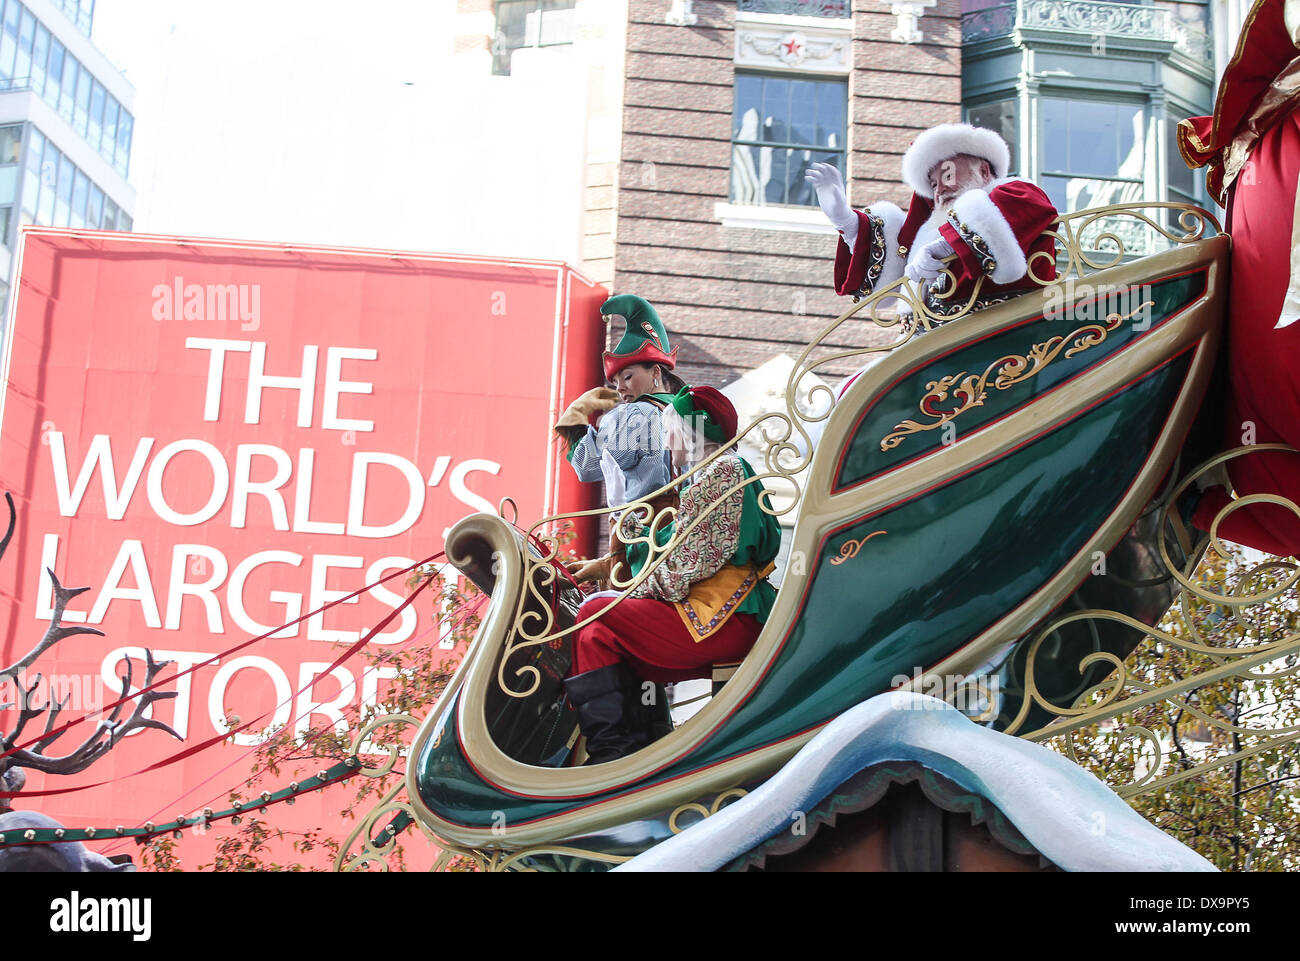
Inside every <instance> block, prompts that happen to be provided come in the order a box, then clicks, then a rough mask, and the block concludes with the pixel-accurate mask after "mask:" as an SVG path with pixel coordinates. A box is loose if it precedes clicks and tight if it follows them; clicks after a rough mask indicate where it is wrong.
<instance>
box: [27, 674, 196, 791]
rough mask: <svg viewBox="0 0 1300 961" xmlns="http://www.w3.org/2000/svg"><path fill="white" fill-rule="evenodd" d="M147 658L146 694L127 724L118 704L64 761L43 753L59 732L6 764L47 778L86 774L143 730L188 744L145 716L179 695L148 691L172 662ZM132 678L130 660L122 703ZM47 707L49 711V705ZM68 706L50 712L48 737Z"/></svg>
mask: <svg viewBox="0 0 1300 961" xmlns="http://www.w3.org/2000/svg"><path fill="white" fill-rule="evenodd" d="M144 656H145V665H146V668H145V678H144V693H143V694H141V695H140V696H139V697H138V698H136V704H135V710H133V711H132V712H131V716H130V717H128V718H127V719H126V720H125V721H122V722H119V721H118V716H119V715H120V714H121V713H122V704H121V703H119V704H118V705H117V706H116V707H115V708H113V713H112V714H110V715H109V716H108V718H107V719H105V720H102V721H100V722H99V724H97V725H96V726H95V731H94V733H93V734H91V735H90V736H89V737H88V738H86V740H84V741H83V742H82V743H81V744H80V745H79V746H78V747H77V748H76V750H74V751H72V752H71V753H70V754H65V755H63V756H62V757H49V756H47V755H45V754H41V753H40V752H41V751H42V750H44V749H45V748H46V747H48V746H49V745H50V744H51V743H53V742H54V741H55V740H57V739H58V738H59V737H60V736H61V735H62V733H63V732H62V731H59V732H56V733H55V734H53V735H50V736H48V737H43V738H42V739H41V740H40V741H39V742H37V744H36V750H34V751H29V750H18V751H14V752H13V753H12V754H11V755H9V757H7V758H6V759H5V760H6V761H8V762H10V763H11V764H12V765H14V766H16V767H25V768H30V769H31V770H33V771H44V772H45V773H46V774H76V773H77V772H78V771H84V770H85V769H86V768H88V767H89V766H90V765H91V764H93V763H95V761H97V760H98V759H99V758H101V757H103V756H104V755H105V754H107V753H108V752H109V751H110V750H112V748H113V746H114V745H115V744H117V742H118V741H120V740H122V738H124V737H126V735H128V734H130V733H131V732H132V731H134V730H138V729H140V728H146V727H150V728H154V729H155V730H158V731H166V732H167V733H168V734H170V735H171V736H172V737H174V738H176V740H178V741H183V740H185V739H184V738H183V737H181V736H180V735H179V734H177V733H176V732H175V731H174V730H172V728H171V727H170V726H168V725H167V724H164V723H163V722H162V721H159V720H156V719H154V718H147V717H145V716H144V712H145V711H147V710H148V709H149V705H151V704H153V703H154V702H155V701H164V700H167V699H169V698H173V697H175V696H176V693H177V692H176V691H151V690H149V688H150V687H152V686H153V684H154V681H155V680H156V678H157V675H158V673H159V672H160V671H161V670H162V669H163V668H165V667H167V666H168V665H169V664H171V663H172V662H171V661H155V660H154V659H153V652H152V651H149V650H146V651H145V652H144ZM131 674H132V667H131V659H130V658H127V661H126V675H125V676H124V677H123V678H122V694H121V698H119V701H121V700H123V699H125V698H126V697H127V695H128V694H130V693H131ZM46 706H47V707H48V706H49V705H46ZM66 706H67V700H66V699H65V700H64V701H63V702H62V703H57V704H55V705H54V710H53V711H52V712H51V715H50V720H49V721H48V723H47V724H46V726H45V731H46V733H47V734H49V731H50V730H52V729H53V727H54V718H55V717H56V716H57V715H58V712H59V711H61V710H63V708H64V707H66ZM43 710H45V708H44V707H42V708H40V709H38V710H36V711H35V712H34V713H32V716H33V717H34V716H35V715H36V714H40V713H41V711H43ZM27 713H29V712H27V711H24V714H27ZM25 723H26V719H23V720H20V722H19V728H18V729H19V730H21V729H22V725H23V724H25ZM16 737H17V732H16V731H15V733H14V735H12V736H11V737H9V738H6V739H5V740H6V741H7V742H9V743H11V744H12V742H13V740H14V739H15V738H16Z"/></svg>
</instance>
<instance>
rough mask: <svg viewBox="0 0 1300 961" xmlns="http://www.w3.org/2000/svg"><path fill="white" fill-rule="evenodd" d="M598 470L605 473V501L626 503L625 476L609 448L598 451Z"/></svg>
mask: <svg viewBox="0 0 1300 961" xmlns="http://www.w3.org/2000/svg"><path fill="white" fill-rule="evenodd" d="M600 472H601V473H602V474H604V475H605V503H606V504H607V505H609V506H610V507H622V506H623V505H624V504H626V503H627V478H626V477H625V476H624V475H623V468H621V467H619V466H618V462H617V461H615V460H614V455H613V454H611V453H610V452H609V448H606V449H605V450H602V451H601V452H600Z"/></svg>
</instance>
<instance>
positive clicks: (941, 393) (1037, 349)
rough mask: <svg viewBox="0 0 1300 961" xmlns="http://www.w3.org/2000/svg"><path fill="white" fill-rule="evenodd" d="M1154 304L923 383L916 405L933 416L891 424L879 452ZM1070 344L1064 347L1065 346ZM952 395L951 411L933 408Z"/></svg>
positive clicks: (1072, 352) (1098, 338)
mask: <svg viewBox="0 0 1300 961" xmlns="http://www.w3.org/2000/svg"><path fill="white" fill-rule="evenodd" d="M1154 305H1155V301H1153V300H1148V301H1145V302H1144V303H1142V304H1140V305H1138V306H1137V307H1134V308H1133V309H1132V310H1131V311H1129V312H1128V313H1127V314H1120V313H1111V314H1107V315H1106V319H1105V322H1104V323H1101V324H1086V325H1084V326H1083V327H1080V328H1078V329H1077V330H1075V331H1072V332H1071V333H1069V334H1066V335H1064V336H1057V337H1051V338H1049V339H1047V340H1045V341H1042V342H1041V343H1037V344H1034V345H1033V346H1032V347H1031V348H1030V349H1029V351H1028V352H1027V353H1025V354H1008V355H1005V356H1003V357H999V358H998V359H997V360H995V361H994V362H993V363H991V364H989V366H988V367H987V368H985V370H984V372H983V373H982V374H979V375H978V376H977V375H974V374H970V373H968V372H966V371H964V370H963V371H961V372H960V373H957V374H948V375H946V376H944V377H940V378H939V379H938V380H935V381H931V382H930V383H928V384H926V392H925V396H924V397H922V398H921V401H920V403H919V404H918V405H917V406H918V407H919V408H920V410H921V413H922V414H923V415H927V416H929V417H932V418H935V419H934V420H931V421H929V422H927V423H922V422H920V421H915V420H905V421H903V422H902V423H899V424H895V425H894V431H893V433H891V434H886V435H885V436H884V437H883V438H882V439H881V441H880V449H881V450H882V451H889V450H893V449H894V448H895V447H897V446H898V445H899V444H901V443H902V442H903V440H904V439H905V438H907V437H908V436H909V435H911V434H919V433H923V432H925V431H931V430H936V429H938V428H940V427H942V426H943V425H944V424H947V423H951V422H952V421H954V420H956V419H957V418H958V417H960V416H961V415H962V414H964V413H966V412H967V411H969V410H973V409H974V408H976V407H982V406H983V405H984V401H985V400H986V399H987V398H988V391H989V385H990V382H991V383H992V386H993V388H994V389H995V390H1007V389H1009V388H1011V387H1014V386H1015V385H1017V384H1021V383H1024V382H1025V381H1027V380H1030V379H1032V378H1034V377H1037V376H1038V375H1039V374H1040V373H1042V372H1043V370H1045V369H1046V368H1047V366H1048V365H1049V364H1051V363H1052V362H1053V361H1055V360H1056V359H1057V357H1059V356H1061V354H1062V351H1064V356H1065V357H1066V358H1070V357H1075V356H1077V355H1078V354H1081V353H1083V352H1084V351H1085V350H1088V349H1089V348H1090V347H1096V346H1097V345H1098V344H1100V343H1103V342H1104V341H1105V340H1106V336H1107V335H1108V334H1109V333H1110V332H1111V331H1113V330H1115V329H1116V328H1118V327H1119V325H1120V324H1122V323H1123V322H1124V321H1126V320H1128V319H1129V318H1130V317H1132V316H1133V315H1134V314H1136V313H1138V312H1139V311H1142V310H1145V309H1146V308H1148V307H1152V306H1154ZM1067 344H1069V345H1070V346H1069V347H1068V348H1067V347H1066V345H1067ZM950 396H951V397H953V398H954V399H955V400H957V401H959V403H958V405H957V406H956V407H954V408H952V409H951V410H947V411H941V410H935V409H934V405H935V404H937V403H941V402H942V401H945V400H947V399H948V398H949V397H950Z"/></svg>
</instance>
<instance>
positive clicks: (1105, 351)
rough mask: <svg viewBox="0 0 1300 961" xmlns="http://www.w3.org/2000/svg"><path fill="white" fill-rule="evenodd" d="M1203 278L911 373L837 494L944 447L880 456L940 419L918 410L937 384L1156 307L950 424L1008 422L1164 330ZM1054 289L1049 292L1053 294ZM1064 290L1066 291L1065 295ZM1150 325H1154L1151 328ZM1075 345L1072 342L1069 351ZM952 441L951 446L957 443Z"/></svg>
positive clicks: (883, 405) (871, 425)
mask: <svg viewBox="0 0 1300 961" xmlns="http://www.w3.org/2000/svg"><path fill="white" fill-rule="evenodd" d="M1205 279H1206V271H1204V270H1198V271H1196V272H1195V273H1191V274H1187V275H1185V276H1182V277H1175V278H1171V279H1169V280H1162V281H1160V282H1158V283H1153V284H1150V285H1149V286H1147V287H1145V288H1143V287H1134V288H1125V289H1124V290H1123V291H1121V292H1119V293H1118V294H1108V293H1107V292H1105V291H1102V292H1100V293H1102V295H1103V296H1102V297H1101V298H1100V299H1099V300H1097V301H1092V302H1087V301H1086V300H1085V301H1081V302H1079V303H1077V304H1076V305H1075V309H1073V310H1065V311H1063V315H1062V316H1061V317H1054V318H1052V319H1038V320H1033V321H1030V322H1028V323H1025V324H1022V325H1020V326H1018V327H1016V328H1014V329H1012V330H1007V331H1003V332H1002V333H999V334H996V335H994V336H992V337H989V338H987V339H986V340H983V341H980V342H979V343H976V344H970V345H968V346H966V347H964V348H963V349H962V350H961V351H960V352H956V353H951V354H948V355H947V356H945V357H941V358H939V359H937V360H934V361H931V362H930V363H928V364H926V365H924V366H922V367H919V368H916V369H914V370H912V371H911V372H910V373H908V374H906V375H904V377H903V378H902V379H901V380H900V381H899V382H898V383H897V384H894V385H893V386H892V387H891V388H890V389H889V390H888V391H886V392H885V393H884V394H883V395H882V396H881V397H880V398H878V399H877V401H876V402H875V404H873V405H872V406H871V407H870V408H869V409H868V410H867V411H866V413H865V414H864V415H863V418H862V420H861V422H860V423H859V424H858V427H857V429H856V431H855V432H854V434H853V437H852V439H851V440H850V441H849V444H848V447H847V449H846V451H845V454H844V459H843V461H842V463H841V464H840V467H839V470H838V472H837V474H836V480H835V487H834V489H835V490H840V489H842V488H845V487H850V486H852V485H854V484H857V483H860V482H862V481H864V480H866V479H868V478H869V477H872V476H873V475H875V474H879V473H880V472H882V471H886V470H889V469H890V468H893V467H896V466H898V465H899V464H902V463H904V462H906V461H909V460H912V459H913V458H915V457H917V456H920V455H922V454H928V453H931V452H932V451H934V450H936V449H937V448H939V447H940V446H942V444H943V442H944V431H943V430H931V431H926V432H922V433H916V434H911V435H909V436H907V437H905V438H904V439H903V441H902V443H900V444H899V445H898V446H897V447H895V448H893V449H892V450H888V451H882V450H881V449H880V442H881V440H882V439H883V438H885V437H886V436H888V435H889V434H891V433H893V432H894V430H895V428H896V427H897V425H899V424H900V423H902V422H903V421H904V420H909V419H910V420H915V421H918V422H920V423H930V422H933V421H934V420H937V417H928V416H926V415H923V414H922V413H921V411H920V410H919V408H918V407H917V405H918V404H919V403H920V401H921V398H922V397H924V396H925V393H926V390H927V389H928V387H929V385H930V384H931V383H932V382H934V381H938V380H939V379H940V378H942V377H946V376H952V375H954V374H958V373H960V372H965V373H968V374H973V375H975V376H979V375H980V374H982V373H983V372H984V371H985V370H986V369H987V368H988V367H989V366H990V365H993V364H997V363H998V362H999V361H1000V360H1003V359H1005V358H1010V357H1014V356H1023V355H1024V354H1026V353H1027V352H1028V351H1029V349H1030V348H1031V347H1033V346H1034V345H1035V344H1041V343H1043V342H1045V341H1048V340H1050V339H1051V338H1053V337H1064V336H1066V335H1067V334H1070V333H1072V332H1074V331H1075V330H1077V329H1079V328H1080V327H1082V326H1084V325H1086V324H1091V323H1097V322H1098V321H1099V318H1098V317H1097V316H1096V314H1098V313H1100V314H1101V315H1102V317H1103V318H1104V316H1105V314H1106V313H1107V312H1109V311H1110V310H1112V309H1115V308H1119V310H1120V312H1121V313H1128V312H1129V311H1130V310H1132V309H1133V308H1135V307H1137V306H1139V305H1140V304H1142V303H1145V302H1146V301H1148V300H1151V301H1154V302H1155V304H1154V306H1153V307H1151V308H1149V314H1143V313H1139V314H1138V315H1136V317H1135V319H1140V320H1142V321H1143V325H1144V326H1143V329H1142V330H1138V329H1137V328H1136V327H1135V325H1134V323H1133V322H1131V321H1126V322H1124V323H1122V324H1121V325H1120V326H1119V327H1118V328H1117V329H1116V330H1114V331H1111V332H1110V333H1108V334H1107V335H1106V339H1105V340H1104V341H1103V342H1102V343H1100V344H1097V345H1095V346H1092V347H1089V348H1088V349H1087V350H1084V351H1082V352H1080V353H1079V354H1076V355H1075V356H1074V357H1066V356H1065V351H1064V350H1063V351H1062V352H1061V353H1060V354H1059V355H1057V357H1056V359H1055V360H1053V361H1052V363H1050V364H1049V365H1048V366H1047V367H1046V368H1045V369H1044V370H1043V371H1042V372H1041V373H1039V374H1037V375H1036V376H1034V377H1032V378H1029V379H1027V380H1025V381H1023V382H1021V383H1019V384H1015V385H1013V386H1012V387H1010V388H1009V389H1007V390H995V389H993V388H992V387H991V386H990V388H989V390H988V394H987V397H986V398H985V400H984V403H983V404H982V405H980V406H978V407H973V408H971V409H970V410H967V411H965V412H964V413H963V414H962V415H961V416H960V417H959V418H957V419H956V420H954V421H952V422H951V423H952V428H953V429H955V430H956V431H957V437H958V438H960V437H962V436H964V435H965V434H968V433H970V432H971V431H973V430H976V429H977V428H979V427H982V426H984V425H985V424H988V423H989V422H990V421H993V420H997V419H998V418H1001V417H1004V416H1006V415H1007V414H1008V413H1010V412H1011V411H1013V410H1014V409H1016V408H1017V407H1021V406H1023V405H1024V404H1026V403H1028V402H1029V401H1031V400H1033V399H1034V398H1035V397H1041V396H1042V395H1043V394H1045V393H1047V392H1048V391H1051V390H1053V389H1055V388H1057V387H1059V386H1060V385H1061V384H1063V383H1065V382H1066V381H1068V380H1071V379H1073V378H1074V377H1077V376H1078V375H1079V374H1081V373H1083V372H1084V371H1085V370H1088V369H1089V368H1091V367H1095V366H1096V365H1097V364H1099V363H1101V362H1102V361H1103V360H1105V359H1106V358H1107V357H1110V356H1111V355H1113V354H1114V353H1116V352H1117V351H1119V350H1121V349H1122V348H1123V347H1125V346H1126V345H1128V344H1130V343H1132V342H1133V341H1134V340H1136V339H1138V338H1139V337H1141V336H1143V334H1144V333H1147V332H1149V331H1150V330H1152V329H1154V328H1156V327H1159V326H1160V325H1161V324H1163V323H1165V322H1166V321H1168V320H1169V318H1170V317H1172V316H1173V315H1174V314H1175V313H1177V312H1178V311H1179V310H1180V309H1182V308H1183V307H1185V306H1187V305H1188V304H1189V303H1191V302H1192V301H1194V300H1196V299H1197V298H1198V297H1200V296H1201V295H1202V294H1203V293H1204V292H1205ZM1056 289H1057V288H1049V290H1056ZM1059 289H1060V290H1065V288H1059ZM1069 292H1071V293H1073V294H1074V295H1075V296H1076V297H1082V296H1083V295H1084V292H1085V287H1084V285H1082V284H1079V285H1075V286H1072V287H1071V288H1069ZM1044 303H1045V304H1046V303H1047V302H1046V301H1044ZM1147 321H1149V326H1146V324H1147ZM958 323H960V321H958ZM1074 339H1075V338H1069V343H1067V345H1066V348H1067V349H1068V348H1069V346H1070V343H1073V341H1074ZM960 403H962V401H961V400H960V399H957V398H954V397H953V396H952V395H951V394H950V395H949V397H948V399H946V400H944V401H941V402H939V403H938V404H936V405H935V409H937V410H941V411H944V410H952V409H954V408H956V407H957V406H958V405H959V404H960ZM948 442H949V443H951V442H952V437H951V436H950V437H949V438H948Z"/></svg>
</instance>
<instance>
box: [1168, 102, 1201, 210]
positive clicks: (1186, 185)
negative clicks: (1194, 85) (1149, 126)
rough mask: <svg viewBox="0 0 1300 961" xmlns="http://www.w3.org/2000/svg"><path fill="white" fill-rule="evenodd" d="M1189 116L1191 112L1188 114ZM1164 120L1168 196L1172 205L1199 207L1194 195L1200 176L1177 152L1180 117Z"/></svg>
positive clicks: (1198, 201)
mask: <svg viewBox="0 0 1300 961" xmlns="http://www.w3.org/2000/svg"><path fill="white" fill-rule="evenodd" d="M1188 113H1189V114H1190V113H1191V111H1189V112H1188ZM1187 115H1188V114H1180V115H1179V116H1177V117H1166V118H1165V165H1166V168H1167V170H1168V176H1169V195H1168V196H1167V197H1166V198H1165V199H1166V200H1171V201H1173V202H1174V203H1182V204H1193V205H1197V206H1199V205H1200V200H1199V199H1198V198H1197V195H1196V182H1197V180H1198V179H1199V178H1200V176H1201V174H1200V173H1199V172H1198V171H1195V170H1193V169H1192V168H1190V167H1188V166H1187V163H1186V162H1185V161H1184V160H1183V155H1182V154H1181V153H1179V152H1178V121H1179V119H1180V118H1181V117H1182V116H1187Z"/></svg>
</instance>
